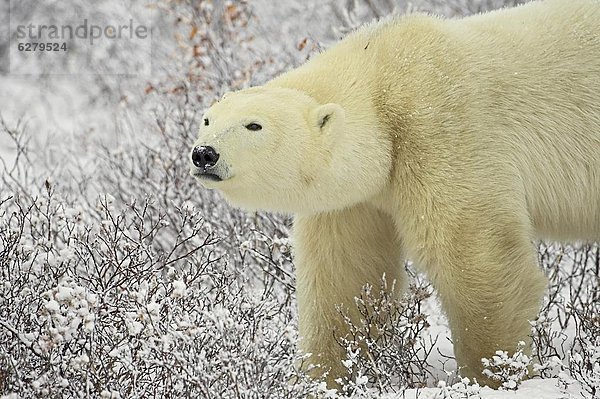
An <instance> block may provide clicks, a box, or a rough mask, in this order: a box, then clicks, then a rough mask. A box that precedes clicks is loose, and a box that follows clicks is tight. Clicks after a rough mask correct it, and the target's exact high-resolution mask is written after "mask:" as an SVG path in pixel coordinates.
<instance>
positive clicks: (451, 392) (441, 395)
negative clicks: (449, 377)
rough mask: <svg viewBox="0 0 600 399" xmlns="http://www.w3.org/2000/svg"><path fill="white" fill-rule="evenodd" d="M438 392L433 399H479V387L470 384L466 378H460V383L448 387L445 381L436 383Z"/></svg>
mask: <svg viewBox="0 0 600 399" xmlns="http://www.w3.org/2000/svg"><path fill="white" fill-rule="evenodd" d="M438 388H439V392H438V393H437V394H436V395H435V397H434V399H469V398H480V395H479V393H480V390H481V387H480V386H479V385H478V384H477V383H474V384H472V383H471V381H470V380H469V379H468V378H462V379H461V380H460V381H458V382H456V383H454V384H452V385H448V384H446V382H445V381H440V382H439V383H438Z"/></svg>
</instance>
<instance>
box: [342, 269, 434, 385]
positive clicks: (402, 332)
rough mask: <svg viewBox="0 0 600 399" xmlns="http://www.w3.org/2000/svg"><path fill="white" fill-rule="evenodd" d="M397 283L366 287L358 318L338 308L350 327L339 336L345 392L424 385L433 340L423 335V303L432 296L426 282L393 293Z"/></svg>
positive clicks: (424, 327)
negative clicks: (342, 352) (400, 294)
mask: <svg viewBox="0 0 600 399" xmlns="http://www.w3.org/2000/svg"><path fill="white" fill-rule="evenodd" d="M394 285H395V282H394V283H390V284H389V285H388V283H387V282H386V281H385V278H384V279H383V281H382V283H381V285H380V287H378V289H375V288H374V287H372V286H369V285H367V286H365V287H364V288H363V290H362V292H361V295H360V296H359V297H357V298H356V299H355V300H356V306H357V308H358V312H359V315H360V321H359V322H356V321H353V320H352V319H351V318H350V317H349V316H348V314H347V312H346V311H344V309H341V308H340V309H339V311H340V312H341V313H342V314H343V316H344V321H345V323H346V326H347V328H348V330H349V333H348V335H347V336H344V337H340V339H339V344H340V345H341V346H342V347H343V348H344V349H345V350H346V359H345V360H344V361H343V362H342V363H343V365H344V367H345V368H346V369H347V370H348V374H349V377H347V378H344V379H343V380H342V381H340V382H341V383H342V384H343V390H344V393H345V394H349V393H352V394H354V395H357V394H359V393H360V394H363V395H364V394H366V392H367V391H368V390H369V388H374V389H375V390H376V391H377V392H379V393H380V394H381V393H384V392H388V391H390V390H392V391H394V390H396V389H398V390H403V389H406V388H414V387H422V386H425V383H426V378H427V373H428V366H429V364H428V362H427V358H428V356H429V354H430V353H431V351H432V349H433V346H434V344H435V342H433V341H432V340H429V341H428V340H427V339H426V335H425V334H424V333H425V331H426V329H427V328H428V327H429V323H428V322H427V316H426V315H425V314H423V313H422V311H421V307H422V302H423V301H425V300H426V299H427V298H429V297H430V296H431V289H430V287H429V286H428V285H425V284H422V283H421V284H419V285H416V284H411V285H410V288H409V290H408V293H407V294H405V295H404V296H402V297H397V294H395V292H396V290H395V286H394Z"/></svg>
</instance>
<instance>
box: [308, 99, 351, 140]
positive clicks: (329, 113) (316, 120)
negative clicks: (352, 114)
mask: <svg viewBox="0 0 600 399" xmlns="http://www.w3.org/2000/svg"><path fill="white" fill-rule="evenodd" d="M345 117H346V112H345V111H344V108H342V107H341V106H340V105H338V104H334V103H329V104H324V105H320V106H318V107H317V108H315V109H314V110H313V111H312V112H311V119H312V123H313V126H316V127H317V128H318V129H319V131H321V132H323V133H324V132H328V131H331V129H332V128H333V127H334V126H340V125H342V124H343V123H344V119H345Z"/></svg>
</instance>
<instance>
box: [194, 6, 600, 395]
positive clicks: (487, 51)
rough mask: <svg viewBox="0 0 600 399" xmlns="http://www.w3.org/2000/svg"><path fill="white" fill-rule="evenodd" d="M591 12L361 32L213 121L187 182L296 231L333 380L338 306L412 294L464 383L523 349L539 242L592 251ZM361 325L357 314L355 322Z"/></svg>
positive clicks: (598, 221)
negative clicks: (418, 273)
mask: <svg viewBox="0 0 600 399" xmlns="http://www.w3.org/2000/svg"><path fill="white" fill-rule="evenodd" d="M599 154H600V2H598V1H593V0H570V1H565V0H548V1H540V2H531V3H527V4H525V5H522V6H519V7H516V8H513V9H506V10H499V11H495V12H490V13H487V14H483V15H477V16H472V17H467V18H463V19H456V20H445V19H440V18H437V17H432V16H426V15H419V14H416V15H408V16H403V17H395V18H392V19H388V20H385V21H383V22H380V23H376V24H372V25H368V26H366V27H363V28H361V29H360V30H358V31H356V32H354V33H352V34H350V35H349V36H348V37H347V38H345V39H344V40H342V41H341V42H340V43H338V44H337V45H335V46H334V47H332V48H331V49H329V50H327V51H325V52H323V53H321V54H319V55H318V56H316V57H315V58H313V59H311V60H310V61H308V62H307V63H305V64H304V65H302V66H301V67H299V68H297V69H294V70H291V71H289V72H287V73H284V74H283V75H281V76H279V77H277V78H275V79H274V80H272V81H270V82H268V83H266V84H265V85H263V86H259V87H254V88H249V89H245V90H241V91H238V92H235V93H231V94H228V95H226V96H225V97H224V98H223V99H222V100H221V101H219V102H217V103H216V104H214V105H213V106H212V107H210V108H209V109H208V110H207V111H206V114H205V115H204V119H203V123H202V126H201V128H200V133H199V137H198V140H197V142H196V143H195V147H194V149H193V151H192V154H191V161H192V166H191V173H192V175H194V176H195V177H196V178H197V179H198V180H199V181H200V182H201V183H202V184H203V185H204V186H206V187H208V188H211V189H217V190H220V191H221V192H222V193H223V194H224V196H225V197H226V198H227V199H228V200H229V201H230V202H231V203H232V204H234V205H236V206H240V207H243V208H247V209H253V210H254V209H265V210H270V211H277V212H287V213H292V214H294V215H295V221H294V233H293V244H294V253H295V263H296V266H297V284H298V287H297V296H298V306H299V313H300V318H299V329H300V336H301V338H302V340H301V346H302V348H303V350H304V351H306V352H310V353H313V354H318V356H319V357H318V359H319V360H318V363H319V364H320V366H321V369H318V370H320V371H322V370H329V374H328V377H327V378H328V381H329V383H330V384H332V385H333V384H334V380H335V379H336V378H337V377H339V376H341V375H343V374H344V368H343V367H342V364H341V363H340V360H341V358H342V356H343V353H342V349H341V348H340V346H339V345H338V344H337V343H336V341H335V338H334V331H337V333H338V334H340V335H343V331H344V326H343V323H342V321H341V318H340V315H339V313H338V311H337V310H336V306H335V305H336V304H342V305H344V306H348V307H351V305H352V304H354V300H353V298H354V297H355V296H356V295H357V294H358V293H359V292H360V288H361V287H362V286H363V285H364V284H365V283H370V284H373V285H375V286H377V284H379V281H380V279H381V277H382V276H383V275H384V274H385V275H386V276H387V278H388V279H392V278H393V279H395V280H397V281H399V282H403V281H404V280H405V276H404V269H403V262H404V260H405V259H406V258H408V259H411V260H412V261H413V262H414V263H415V264H416V265H418V266H419V267H420V268H421V269H422V270H423V271H425V272H426V273H427V275H428V276H429V278H430V280H431V281H432V283H433V285H434V286H435V288H436V289H437V291H438V293H439V298H440V301H441V304H442V306H443V308H444V309H445V312H446V313H447V316H448V319H449V324H450V328H451V332H452V339H453V342H454V348H455V355H456V359H457V362H458V364H459V366H460V370H461V373H462V374H463V375H465V376H468V377H476V378H477V379H478V380H479V381H480V382H486V380H485V378H484V377H483V376H482V375H481V370H482V364H481V358H482V357H489V356H490V355H492V354H493V353H494V352H495V351H496V350H500V349H502V350H514V349H515V348H516V346H517V343H518V342H519V341H522V340H523V341H527V338H528V334H529V332H530V325H529V321H530V320H533V319H535V318H536V315H537V312H538V309H539V306H540V301H541V298H542V296H543V292H544V289H545V286H546V280H545V277H544V275H543V273H542V271H541V270H540V268H539V267H538V265H537V258H536V247H535V245H534V242H535V241H536V240H538V239H540V238H543V239H552V240H598V239H599V238H600V156H599ZM352 316H353V317H357V315H356V314H353V315H352Z"/></svg>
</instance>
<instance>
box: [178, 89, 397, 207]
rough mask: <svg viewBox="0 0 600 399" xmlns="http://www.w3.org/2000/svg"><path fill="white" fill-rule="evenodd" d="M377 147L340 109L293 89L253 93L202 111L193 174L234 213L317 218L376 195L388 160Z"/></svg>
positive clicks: (385, 152) (366, 131) (367, 132)
mask: <svg viewBox="0 0 600 399" xmlns="http://www.w3.org/2000/svg"><path fill="white" fill-rule="evenodd" d="M363 119H364V118H363ZM352 132H356V133H357V134H356V135H351V134H350V133H352ZM363 137H364V138H365V139H363ZM379 144H380V143H378V140H376V139H374V133H373V131H372V130H371V129H370V127H369V126H361V127H359V128H358V129H357V128H356V127H355V128H350V126H348V118H347V115H346V112H345V110H344V108H343V107H342V106H340V105H338V104H334V103H327V104H319V103H318V102H317V101H316V100H315V99H314V98H312V97H310V96H308V95H306V94H304V93H303V92H300V91H298V90H294V89H287V88H278V87H264V86H263V87H255V88H250V89H245V90H242V91H238V92H234V93H229V94H227V95H225V96H224V98H223V99H221V101H219V102H217V103H215V104H214V105H213V106H211V107H210V108H209V109H208V110H207V111H206V113H205V114H204V116H203V120H202V121H201V127H200V133H199V137H198V140H197V141H196V143H195V144H194V148H193V150H192V152H191V171H190V172H191V174H192V175H193V176H194V177H195V178H197V179H198V180H199V181H200V183H201V184H203V185H204V186H205V187H207V188H211V189H218V190H220V191H221V192H222V193H223V194H224V195H225V197H226V198H227V199H228V200H229V202H231V203H232V204H233V205H235V206H239V207H242V208H246V209H251V210H257V209H264V210H271V211H281V212H290V213H308V212H311V213H312V212H322V211H327V210H333V209H340V208H343V207H346V206H349V205H351V204H353V203H357V202H360V201H362V200H364V199H365V197H367V196H369V195H373V193H374V192H375V190H377V188H379V189H380V188H381V187H380V186H381V185H383V184H384V182H385V180H386V179H387V178H388V175H389V170H390V168H391V161H390V154H389V153H390V150H389V149H387V148H386V147H387V146H385V145H383V146H380V145H379ZM378 186H379V187H378Z"/></svg>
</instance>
